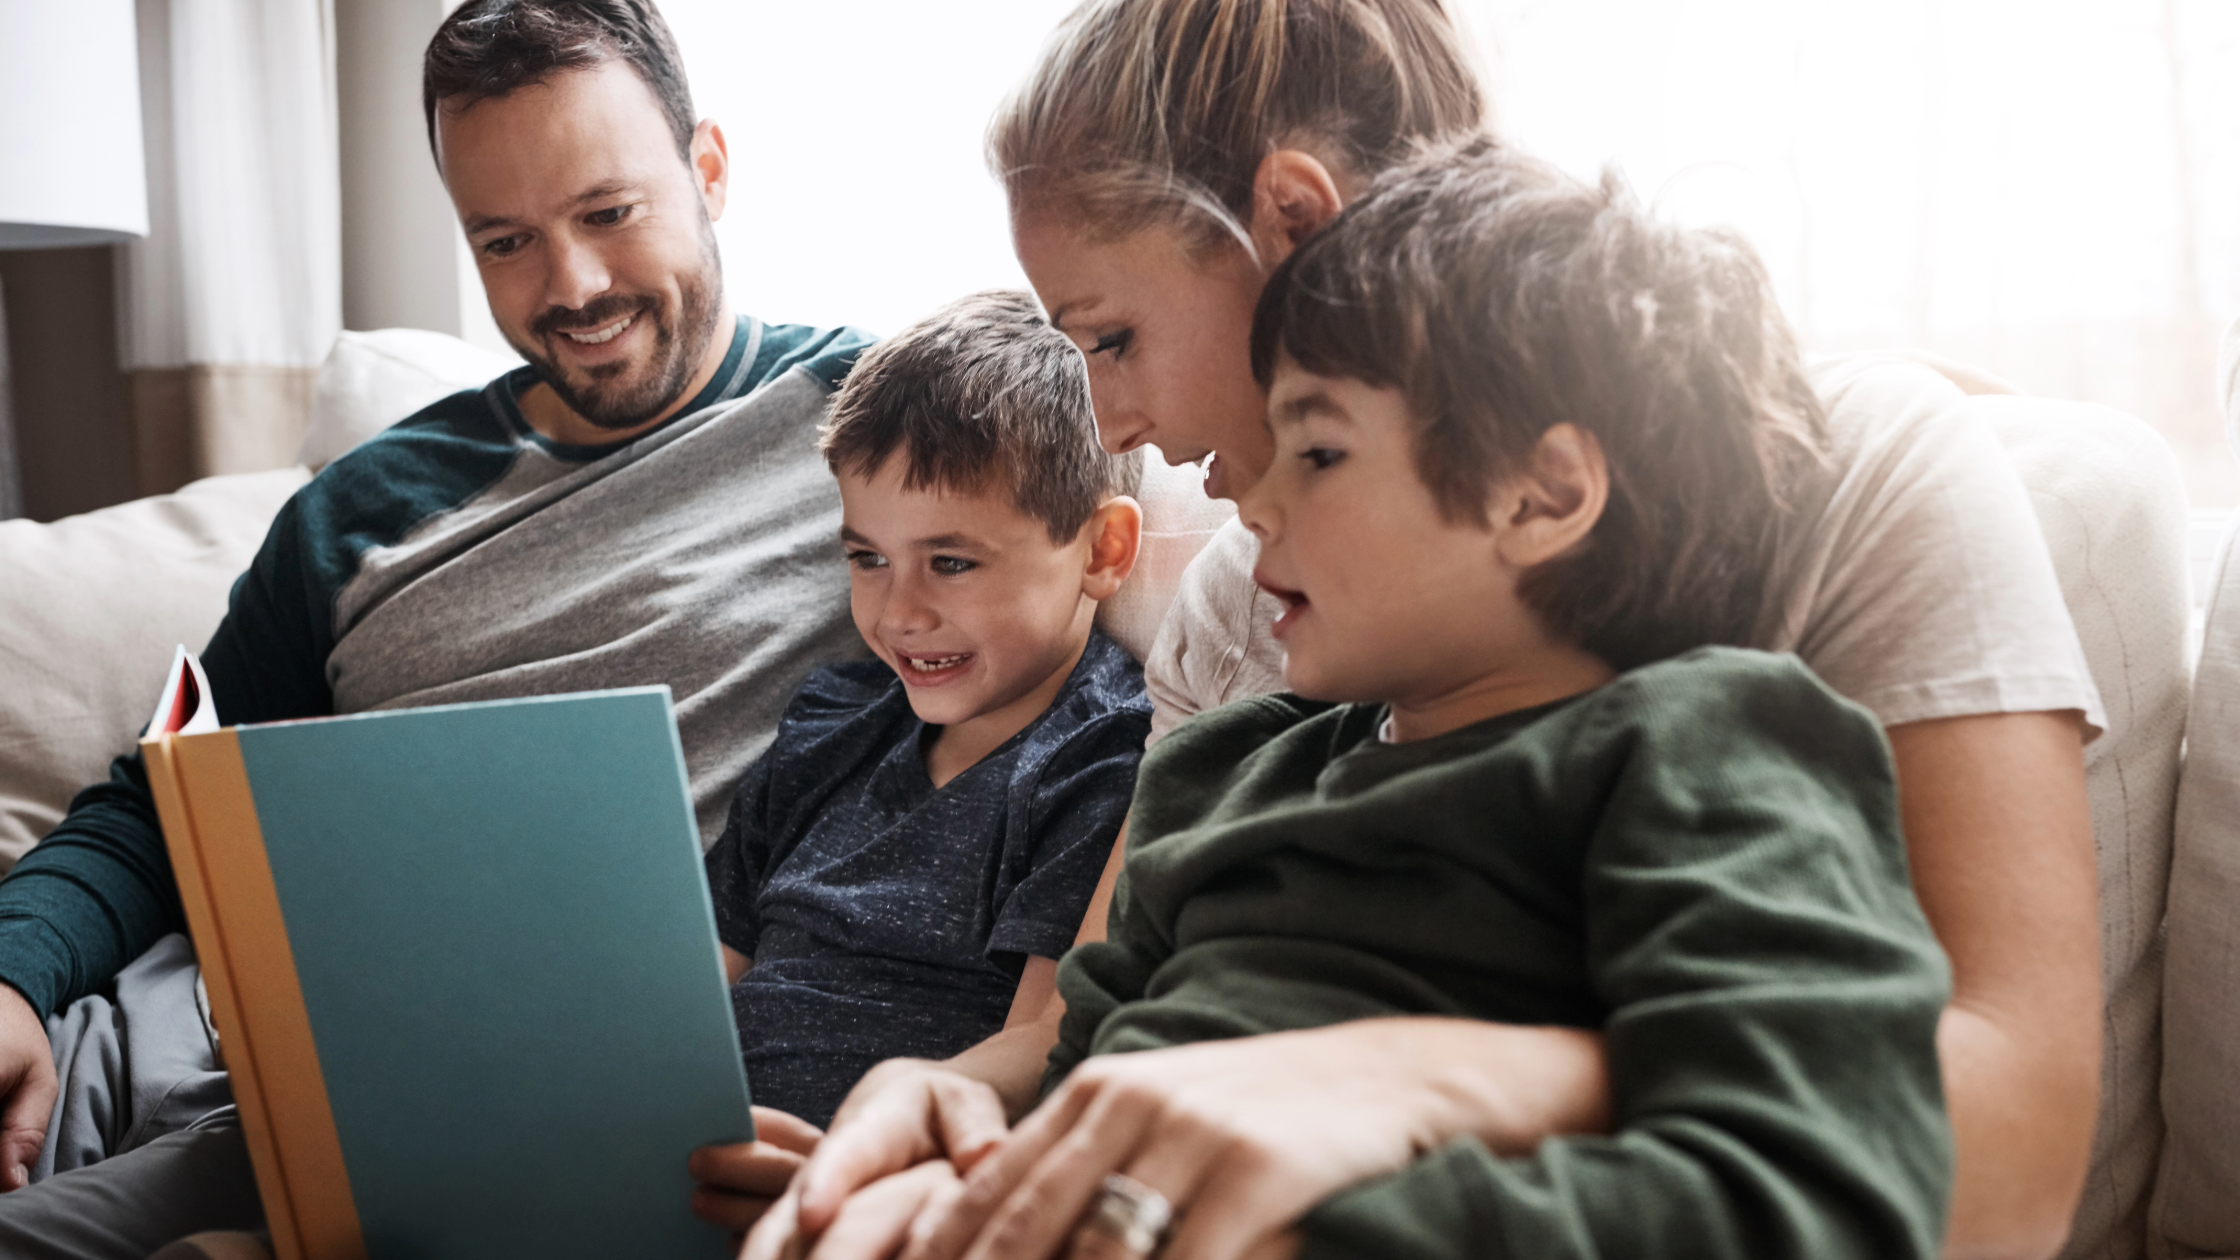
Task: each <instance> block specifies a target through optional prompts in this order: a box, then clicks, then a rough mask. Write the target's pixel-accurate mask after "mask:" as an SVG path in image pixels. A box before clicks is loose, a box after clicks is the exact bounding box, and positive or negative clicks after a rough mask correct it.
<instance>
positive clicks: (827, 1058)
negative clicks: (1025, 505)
mask: <svg viewBox="0 0 2240 1260" xmlns="http://www.w3.org/2000/svg"><path fill="white" fill-rule="evenodd" d="M1150 729H1151V706H1150V703H1149V702H1148V701H1147V700H1145V699H1144V693H1143V673H1142V670H1141V669H1140V668H1139V667H1138V666H1137V665H1136V663H1135V661H1134V660H1133V659H1131V658H1130V657H1129V656H1128V654H1127V652H1126V651H1124V650H1122V649H1121V648H1120V646H1119V645H1117V644H1115V643H1113V642H1112V641H1111V640H1110V639H1107V638H1105V637H1104V636H1103V635H1102V634H1096V633H1092V634H1091V635H1090V638H1089V645H1088V648H1087V649H1086V650H1085V651H1083V652H1082V654H1081V662H1080V664H1078V665H1076V666H1075V667H1074V670H1073V673H1072V674H1071V675H1070V676H1069V677H1068V678H1067V679H1066V683H1065V686H1064V688H1063V689H1061V690H1060V691H1059V692H1058V697H1057V699H1056V700H1054V701H1052V702H1051V705H1050V708H1049V710H1048V711H1046V712H1045V713H1044V714H1043V715H1042V716H1041V717H1040V718H1037V719H1036V720H1035V721H1034V722H1033V723H1031V724H1029V725H1028V726H1027V728H1026V729H1025V730H1023V731H1020V732H1019V733H1018V734H1017V735H1014V736H1012V737H1011V739H1010V740H1009V741H1008V742H1006V743H1005V744H1003V746H1001V747H1000V748H997V749H996V750H995V751H994V752H992V753H989V754H988V755H987V756H986V757H984V758H982V759H981V760H980V761H979V762H978V763H977V764H975V765H974V766H972V767H971V768H970V769H968V770H966V771H964V772H963V773H962V774H959V775H958V776H957V777H956V778H954V779H951V780H950V781H949V782H948V784H947V785H945V786H943V787H942V788H940V789H939V790H936V789H935V788H934V786H933V780H932V779H931V778H929V777H928V776H927V774H926V768H925V757H924V753H923V744H924V741H925V738H926V735H927V727H926V725H925V724H924V723H923V722H920V721H919V720H918V718H917V715H916V714H914V713H912V712H911V711H910V701H909V698H908V696H907V695H906V694H905V693H904V691H903V685H902V681H901V680H900V679H898V678H896V677H895V676H894V672H893V671H892V670H890V669H888V668H887V667H886V665H885V664H883V663H881V662H879V661H877V660H866V661H853V662H850V663H848V664H845V665H836V666H833V667H831V668H828V669H823V670H819V671H818V672H816V673H815V674H812V675H810V677H809V681H807V682H806V683H804V684H802V687H801V690H800V691H799V692H797V693H796V694H795V695H794V698H793V702H792V703H791V704H790V705H788V706H787V708H786V713H785V717H784V718H783V719H782V720H781V721H780V722H779V725H778V735H777V738H776V740H775V741H773V742H772V743H771V745H770V749H769V751H768V752H766V753H764V754H763V756H762V759H761V760H760V761H758V762H756V763H755V765H754V768H753V769H751V770H749V771H748V772H747V777H746V780H745V781H744V782H743V783H741V784H740V786H739V792H738V795H737V796H736V797H734V798H733V800H732V803H731V815H730V821H729V823H728V825H726V826H725V828H724V831H723V837H722V838H721V839H719V840H718V841H716V845H715V847H714V848H713V849H710V850H709V851H708V884H709V888H710V890H711V891H712V892H713V894H714V897H715V910H716V928H717V934H718V935H719V936H721V937H722V939H723V943H724V944H726V945H729V946H730V947H731V948H733V949H735V950H738V951H739V952H740V953H742V954H745V955H747V956H748V957H750V958H752V959H754V967H753V969H752V970H750V971H748V972H747V974H746V976H745V977H744V978H742V979H741V980H740V981H739V983H738V985H737V986H735V987H734V988H733V989H732V991H731V1001H732V1006H733V1008H734V1010H735V1011H736V1013H737V1015H738V1019H739V1039H740V1043H741V1045H742V1046H743V1048H744V1052H745V1056H746V1065H747V1079H748V1082H749V1084H750V1085H751V1087H752V1088H753V1091H754V1100H755V1101H756V1102H757V1103H760V1104H762V1105H764V1106H768V1107H776V1108H778V1109H779V1110H781V1111H787V1112H791V1113H792V1114H794V1115H797V1116H800V1117H801V1118H802V1119H804V1120H807V1121H809V1122H811V1123H813V1124H818V1125H822V1124H825V1123H827V1122H829V1121H830V1120H831V1118H832V1113H833V1112H834V1111H835V1110H837V1109H838V1108H839V1106H840V1103H841V1100H842V1099H844V1098H846V1097H847V1094H848V1090H849V1089H851V1088H852V1087H854V1085H855V1083H856V1081H858V1080H859V1079H861V1078H862V1076H863V1074H864V1073H865V1072H866V1071H868V1070H870V1068H871V1066H872V1065H873V1064H875V1063H878V1062H879V1061H880V1060H882V1059H891V1058H896V1057H902V1056H909V1057H916V1058H933V1059H939V1058H946V1057H948V1056H949V1055H952V1054H956V1053H957V1052H959V1051H961V1050H964V1049H967V1048H968V1047H970V1046H972V1045H974V1044H975V1043H977V1042H979V1041H981V1040H983V1039H985V1038H987V1037H989V1036H992V1035H994V1034H995V1033H997V1032H999V1031H1001V1030H1002V1028H1003V1021H1004V1017H1005V1016H1006V1015H1007V1014H1008V1013H1009V1012H1010V1009H1011V999H1012V995H1013V994H1014V993H1015V992H1016V991H1017V989H1018V982H1019V973H1020V969H1021V968H1022V967H1023V966H1024V965H1025V959H1026V958H1027V956H1029V955H1039V956H1041V957H1044V958H1055V957H1057V956H1058V955H1060V954H1062V953H1064V952H1065V951H1066V950H1067V949H1068V948H1070V947H1071V946H1072V945H1073V938H1074V936H1075V934H1076V933H1077V932H1078V931H1079V930H1080V927H1081V917H1082V915H1083V914H1085V913H1086V912H1087V910H1088V906H1089V898H1090V897H1091V896H1092V895H1093V894H1094V893H1095V892H1096V887H1097V879H1098V877H1099V876H1100V875H1102V874H1103V873H1104V864H1105V859H1106V858H1107V857H1108V856H1109V855H1110V854H1111V852H1112V842H1113V838H1114V837H1115V836H1117V835H1118V834H1119V831H1120V824H1121V821H1122V820H1123V819H1124V818H1125V817H1126V816H1127V812H1128V802H1129V799H1130V797H1131V795H1132V794H1133V792H1134V790H1135V778H1136V762H1137V761H1138V760H1139V759H1140V758H1141V757H1142V755H1143V741H1144V738H1145V736H1146V735H1147V734H1149V732H1150Z"/></svg>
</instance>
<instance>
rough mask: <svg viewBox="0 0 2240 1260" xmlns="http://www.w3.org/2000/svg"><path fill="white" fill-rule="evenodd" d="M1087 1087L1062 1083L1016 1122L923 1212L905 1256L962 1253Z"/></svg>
mask: <svg viewBox="0 0 2240 1260" xmlns="http://www.w3.org/2000/svg"><path fill="white" fill-rule="evenodd" d="M1092 1092H1093V1091H1091V1090H1088V1089H1082V1088H1076V1087H1075V1086H1073V1085H1067V1086H1066V1087H1065V1088H1063V1089H1060V1090H1059V1091H1058V1092H1057V1093H1056V1094H1055V1095H1053V1096H1052V1097H1051V1099H1050V1100H1049V1101H1048V1102H1046V1103H1044V1104H1043V1105H1042V1106H1041V1107H1039V1108H1037V1109H1035V1111H1034V1112H1033V1113H1032V1114H1030V1115H1029V1116H1028V1117H1027V1118H1026V1119H1025V1120H1022V1121H1020V1122H1019V1127H1018V1128H1016V1129H1013V1130H1012V1131H1011V1134H1010V1136H1008V1137H1006V1138H1005V1139H1004V1140H1003V1143H1002V1144H1001V1145H1000V1146H998V1147H997V1148H996V1149H995V1151H994V1152H993V1153H992V1154H989V1155H986V1156H984V1157H983V1158H982V1159H981V1160H980V1162H979V1163H978V1164H976V1165H974V1167H973V1169H972V1172H971V1174H970V1175H969V1176H967V1177H966V1178H965V1181H964V1188H963V1190H962V1192H960V1193H959V1194H957V1195H956V1196H955V1197H954V1198H952V1199H951V1200H949V1201H948V1202H947V1203H945V1204H942V1205H940V1206H939V1207H938V1208H936V1209H935V1210H933V1211H932V1212H930V1213H929V1214H928V1217H927V1221H928V1223H927V1224H926V1226H925V1227H924V1228H922V1229H920V1230H919V1231H918V1232H917V1233H916V1235H915V1236H914V1237H913V1238H912V1239H911V1243H910V1248H909V1250H908V1251H906V1252H904V1253H903V1254H904V1257H905V1260H956V1257H958V1256H960V1255H962V1254H964V1250H965V1248H966V1247H969V1246H971V1245H972V1241H973V1239H975V1238H977V1237H978V1236H979V1234H980V1228H981V1226H983V1225H985V1224H987V1222H988V1218H989V1217H991V1216H994V1215H995V1213H996V1210H997V1209H998V1208H1000V1207H1002V1206H1003V1204H1004V1201H1005V1200H1006V1199H1008V1198H1010V1197H1011V1192H1012V1191H1013V1190H1015V1189H1017V1188H1018V1186H1019V1182H1020V1181H1022V1180H1023V1179H1025V1177H1026V1175H1027V1173H1028V1172H1029V1171H1030V1170H1032V1169H1033V1168H1034V1166H1035V1163H1036V1161H1038V1160H1040V1159H1041V1158H1042V1157H1043V1156H1044V1155H1045V1154H1047V1153H1048V1152H1049V1150H1050V1148H1051V1147H1052V1146H1053V1145H1055V1144H1056V1143H1057V1142H1058V1140H1059V1139H1060V1138H1063V1137H1064V1136H1065V1134H1066V1131H1067V1130H1068V1129H1070V1128H1071V1127H1072V1126H1073V1124H1074V1122H1075V1121H1076V1120H1078V1119H1079V1118H1080V1116H1081V1113H1082V1112H1083V1111H1084V1110H1086V1109H1087V1107H1088V1105H1089V1101H1090V1098H1091V1095H1092Z"/></svg>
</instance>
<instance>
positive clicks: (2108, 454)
mask: <svg viewBox="0 0 2240 1260" xmlns="http://www.w3.org/2000/svg"><path fill="white" fill-rule="evenodd" d="M1963 405H1964V406H1965V407H1966V408H1968V409H1969V410H1970V411H1972V412H1974V413H1975V414H1976V415H1978V416H1980V417H1982V418H1983V419H1984V420H1986V421H1988V422H1989V423H1990V424H1991V426H1992V428H1993V429H1994V430H1995V431H1996V432H1997V433H1998V434H1999V437H2000V440H2001V441H2002V442H2003V443H2004V444H2005V446H2006V448H2007V453H2008V455H2009V457H2010V458H2012V459H2013V461H2014V464H2015V470H2016V472H2018V473H2019V474H2021V477H2022V482H2023V485H2024V486H2025V487H2026V488H2027V489H2028V490H2029V492H2030V500H2031V504H2032V506H2033V507H2035V508H2036V509H2037V512H2038V523H2039V526H2040V527H2041V528H2042V529H2043V530H2044V531H2045V536H2046V545H2047V547H2048V549H2049V550H2050V551H2051V552H2052V555H2053V562H2054V572H2055V573H2056V575H2057V576H2058V577H2059V579H2060V581H2061V593H2062V596H2063V598H2064V601H2065V602H2066V603H2067V604H2068V606H2069V616H2070V619H2071V620H2072V621H2073V622H2075V623H2076V627H2077V637H2078V639H2079V640H2080V641H2081V642H2082V643H2083V645H2084V652H2085V659H2086V661H2087V662H2088V663H2089V664H2090V665H2091V668H2092V677H2093V681H2094V683H2095V684H2097V685H2098V687H2099V690H2100V700H2101V704H2102V706H2103V707H2104V708H2105V709H2106V711H2107V715H2108V729H2107V731H2106V732H2105V733H2103V734H2102V735H2101V736H2100V738H2099V739H2097V740H2095V741H2093V742H2092V743H2091V744H2090V745H2089V746H2087V747H2086V749H2085V786H2086V790H2087V791H2088V792H2089V794H2090V797H2091V803H2092V830H2093V838H2094V841H2095V844H2096V847H2097V850H2098V855H2099V869H2100V957H2101V984H2102V988H2103V998H2104V1000H2105V1007H2104V1015H2103V1022H2102V1025H2101V1028H2102V1038H2103V1040H2102V1058H2101V1083H2100V1120H2099V1126H2098V1128H2097V1130H2096V1131H2095V1133H2094V1136H2093V1146H2092V1165H2091V1171H2090V1173H2089V1174H2088V1175H2087V1178H2086V1182H2085V1187H2084V1194H2083V1197H2082V1199H2081V1200H2080V1201H2079V1203H2078V1206H2077V1215H2076V1218H2075V1222H2074V1225H2073V1229H2072V1232H2071V1235H2070V1240H2069V1244H2068V1246H2067V1247H2066V1248H2065V1249H2064V1251H2063V1252H2062V1254H2063V1255H2064V1256H2065V1257H2071V1258H2074V1260H2085V1258H2088V1257H2089V1258H2090V1260H2118V1258H2123V1257H2133V1256H2138V1255H2141V1254H2143V1251H2144V1247H2145V1238H2146V1212H2147V1202H2148V1196H2149V1194H2150V1192H2151V1191H2152V1189H2153V1184H2154V1177H2155V1168H2156V1162H2157V1160H2158V1158H2159V1157H2160V1154H2161V1149H2162V1133H2163V1119H2162V1107H2161V1099H2160V1095H2159V1094H2158V1091H2157V1084H2158V1081H2159V1079H2160V1076H2161V1068H2162V1048H2161V1028H2162V1023H2161V1019H2162V993H2163V977H2162V966H2163V951H2162V932H2161V929H2162V919H2163V902H2164V898H2165V895H2166V894H2167V892H2168V890H2169V888H2170V832H2171V814H2172V810H2173V807H2174V802H2175V798H2176V794H2177V779H2178V763H2179V749H2180V743H2181V740H2182V739H2183V736H2184V732H2185V714H2186V697H2187V688H2188V682H2189V678H2188V670H2187V661H2186V624H2187V619H2188V616H2189V613H2190V611H2191V605H2190V601H2189V599H2188V597H2187V591H2186V574H2185V531H2186V497H2185V488H2184V485H2183V483H2182V481H2181V480H2180V477H2179V471H2178V465H2177V459H2176V457H2175V456H2174V455H2172V454H2171V451H2170V447H2169V444H2168V443H2166V442H2164V441H2163V439H2162V436H2161V435H2160V434H2158V433H2156V432H2155V431H2154V430H2153V429H2151V428H2149V427H2148V426H2147V425H2146V424H2145V423H2143V422H2141V421H2139V420H2137V419H2134V418H2133V417H2131V416H2127V415H2124V414H2123V413H2121V412H2118V411H2112V410H2110V409H2108V408H2106V407H2098V406H2093V405H2091V404H2088V403H2073V402H2058V401H2054V400H2050V399H2043V398H2025V397H2017V396H1998V395H1987V396H1980V397H1972V398H1969V399H1967V400H1966V402H1965V403H1964V404H1963Z"/></svg>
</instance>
